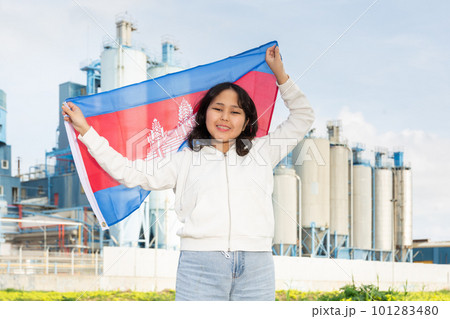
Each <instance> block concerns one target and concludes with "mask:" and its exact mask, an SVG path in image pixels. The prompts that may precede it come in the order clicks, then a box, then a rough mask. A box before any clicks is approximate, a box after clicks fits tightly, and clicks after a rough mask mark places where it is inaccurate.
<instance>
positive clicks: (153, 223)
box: [145, 189, 179, 249]
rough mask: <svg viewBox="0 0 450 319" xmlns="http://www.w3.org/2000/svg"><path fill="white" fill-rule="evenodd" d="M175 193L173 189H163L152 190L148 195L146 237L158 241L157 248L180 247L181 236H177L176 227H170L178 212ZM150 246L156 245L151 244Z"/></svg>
mask: <svg viewBox="0 0 450 319" xmlns="http://www.w3.org/2000/svg"><path fill="white" fill-rule="evenodd" d="M174 201H175V194H174V192H173V191H172V190H171V189H168V190H162V191H152V192H151V193H150V195H149V196H148V206H147V207H148V212H149V217H150V218H149V226H148V227H145V228H146V230H148V231H147V234H146V237H147V236H149V238H150V241H154V243H158V245H157V248H169V247H170V248H171V249H175V248H179V238H178V236H176V229H173V228H171V227H170V228H169V226H170V225H173V224H176V223H174V219H177V218H176V214H175V212H174V210H173V209H169V208H172V207H173V203H174ZM150 247H156V245H153V244H151V245H150Z"/></svg>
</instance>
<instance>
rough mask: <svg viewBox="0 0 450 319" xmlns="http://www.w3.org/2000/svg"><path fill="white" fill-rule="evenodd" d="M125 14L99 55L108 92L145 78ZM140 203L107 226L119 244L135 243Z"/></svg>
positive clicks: (104, 88) (143, 64)
mask: <svg viewBox="0 0 450 319" xmlns="http://www.w3.org/2000/svg"><path fill="white" fill-rule="evenodd" d="M135 30H136V28H135V27H134V25H133V23H132V22H131V18H130V17H129V16H127V15H121V16H118V17H117V19H116V41H115V42H108V43H104V45H103V46H104V51H103V52H102V54H101V89H102V91H108V90H112V89H115V88H119V87H122V86H125V85H129V84H133V83H137V82H142V81H145V80H147V73H146V68H147V56H146V54H145V53H144V52H143V51H142V50H140V49H137V48H134V47H133V46H132V41H131V33H132V31H135ZM143 211H144V205H143V204H142V205H141V206H140V207H139V208H138V210H137V211H135V212H133V213H132V214H131V215H129V216H128V217H127V218H125V219H124V220H122V221H121V222H119V223H117V224H116V225H113V226H111V227H110V232H111V234H112V235H113V236H114V237H115V238H116V239H117V241H118V245H119V246H137V245H138V244H139V242H140V241H143V239H144V238H143V237H142V236H141V235H140V234H141V229H142V223H143Z"/></svg>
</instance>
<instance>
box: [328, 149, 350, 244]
mask: <svg viewBox="0 0 450 319" xmlns="http://www.w3.org/2000/svg"><path fill="white" fill-rule="evenodd" d="M349 154H350V152H349V149H348V148H347V147H346V146H343V145H332V146H331V149H330V234H331V236H332V240H333V237H334V234H335V232H336V234H337V239H338V243H340V242H341V241H342V240H343V239H344V238H346V237H348V235H349V212H350V209H349V185H350V183H349V164H348V163H349Z"/></svg>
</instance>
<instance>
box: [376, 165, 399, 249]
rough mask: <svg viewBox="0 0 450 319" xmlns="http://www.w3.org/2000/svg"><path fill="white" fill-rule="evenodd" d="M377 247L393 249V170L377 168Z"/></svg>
mask: <svg viewBox="0 0 450 319" xmlns="http://www.w3.org/2000/svg"><path fill="white" fill-rule="evenodd" d="M374 201H375V247H374V248H375V249H381V250H392V242H393V227H394V218H393V205H392V171H391V169H390V168H375V198H374Z"/></svg>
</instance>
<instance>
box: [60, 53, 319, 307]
mask: <svg viewBox="0 0 450 319" xmlns="http://www.w3.org/2000/svg"><path fill="white" fill-rule="evenodd" d="M266 62H267V64H268V65H269V67H270V69H271V70H272V72H273V74H274V75H275V77H276V79H277V85H278V87H279V90H280V93H281V96H282V98H283V100H284V102H285V105H286V106H287V107H288V108H289V110H290V115H289V117H288V119H287V120H285V121H284V122H283V123H282V124H280V125H279V126H278V127H277V128H276V130H275V131H273V132H271V133H269V134H268V135H266V136H264V137H260V138H255V136H256V132H257V130H258V124H257V112H256V108H255V105H254V103H253V101H252V99H251V98H250V97H249V95H248V94H247V92H245V90H243V89H242V88H240V87H239V86H237V85H235V84H233V83H222V84H218V85H216V86H214V87H213V88H211V89H210V90H209V91H208V92H207V93H206V95H205V96H204V97H203V98H202V100H201V101H200V103H199V110H198V113H197V115H196V123H197V125H196V126H195V127H194V129H193V130H192V132H191V133H190V135H189V137H188V146H189V147H186V148H184V149H183V152H176V153H172V154H170V160H169V161H164V162H165V163H166V164H165V165H162V166H161V167H158V168H157V169H155V170H154V171H153V172H152V173H151V174H150V173H148V172H147V171H146V170H142V169H141V170H139V169H137V168H136V167H142V164H143V163H144V164H154V163H148V162H144V161H143V160H136V161H134V162H133V163H132V164H133V165H130V163H129V160H128V159H127V158H125V157H123V156H122V155H121V154H120V153H118V152H116V151H115V150H114V149H112V148H111V147H110V146H109V144H108V141H107V140H106V139H105V138H103V137H101V136H99V135H98V134H97V132H96V131H95V130H94V128H93V127H90V126H89V124H88V123H87V122H86V119H85V118H84V116H83V114H82V112H81V110H80V109H79V108H78V107H77V106H76V105H74V104H73V103H69V107H70V108H68V107H65V106H63V115H65V120H66V121H68V122H70V123H72V125H73V127H74V128H75V129H76V130H77V131H78V132H79V133H80V135H79V136H78V138H79V139H80V140H81V141H82V142H83V143H84V144H85V145H86V146H87V148H88V150H89V153H90V154H91V155H92V156H93V157H94V158H95V159H96V160H97V162H98V163H99V165H100V166H101V167H102V168H103V169H104V170H105V171H106V172H108V173H109V174H110V175H111V176H112V177H113V178H115V179H116V180H117V181H118V182H120V183H122V184H124V185H125V186H127V187H135V186H137V185H139V186H141V187H142V188H144V189H146V190H162V189H169V188H176V186H177V185H176V184H177V178H178V176H179V175H180V174H181V171H182V169H181V168H182V167H183V165H182V164H183V163H184V164H186V157H184V155H186V154H187V155H189V156H190V158H188V159H189V160H190V162H189V167H188V171H187V173H186V183H185V187H184V189H176V190H175V192H176V194H177V195H178V196H180V197H181V200H180V201H181V204H180V209H179V211H177V214H178V218H179V220H180V221H181V222H182V223H184V226H183V227H182V228H181V229H179V230H178V231H177V235H178V236H180V256H179V260H178V269H177V279H176V297H175V299H176V300H275V272H274V262H273V257H272V239H273V236H274V216H273V206H272V191H273V173H272V172H273V168H274V167H275V166H276V165H277V164H278V163H279V161H280V160H281V159H283V158H284V157H285V156H286V155H287V154H288V153H289V152H290V151H292V149H293V148H294V147H295V145H297V144H298V143H299V142H300V140H301V139H302V138H303V137H304V135H305V134H306V133H307V131H308V130H309V129H310V127H311V125H312V123H313V121H314V112H313V110H312V108H311V107H310V106H309V103H308V101H307V100H306V98H305V96H304V95H303V93H302V92H301V91H300V89H299V88H298V87H297V85H296V84H295V83H294V82H293V81H292V80H291V79H290V78H289V76H288V75H287V74H286V72H285V70H284V66H283V63H282V61H281V57H280V53H279V48H278V47H276V46H275V45H274V46H273V47H270V48H268V49H267V51H266ZM205 141H206V142H205ZM199 142H200V143H199ZM152 166H153V167H154V165H152ZM180 176H181V175H180Z"/></svg>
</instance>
